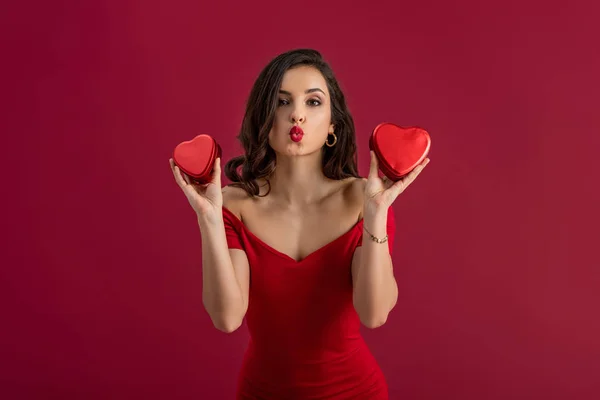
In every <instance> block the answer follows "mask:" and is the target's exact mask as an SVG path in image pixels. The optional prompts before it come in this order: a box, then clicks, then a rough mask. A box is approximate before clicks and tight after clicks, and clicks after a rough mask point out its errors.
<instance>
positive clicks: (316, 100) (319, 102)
mask: <svg viewBox="0 0 600 400" xmlns="http://www.w3.org/2000/svg"><path fill="white" fill-rule="evenodd" d="M284 101H287V100H284V99H279V101H278V105H280V106H283V105H287V104H282V102H284ZM308 102H309V103H310V102H317V103H318V104H311V107H318V106H320V105H321V100H319V99H311V100H308Z"/></svg>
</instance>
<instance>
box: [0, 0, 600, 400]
mask: <svg viewBox="0 0 600 400" xmlns="http://www.w3.org/2000/svg"><path fill="white" fill-rule="evenodd" d="M450 3H451V2H445V1H438V2H410V3H406V4H402V3H401V2H391V1H389V2H367V3H360V4H358V3H355V4H354V5H349V3H348V2H338V4H333V2H311V1H305V2H295V3H292V2H290V3H281V2H274V3H271V4H269V3H263V2H241V1H240V2H239V3H232V2H211V3H210V4H207V3H203V2H192V1H185V2H176V3H175V2H164V3H162V4H158V2H141V1H137V2H136V1H120V2H117V1H114V2H94V3H92V2H89V3H88V2H75V1H71V2H46V3H45V4H41V3H40V4H35V3H28V2H19V3H18V4H19V5H18V6H16V5H15V4H17V2H13V3H10V4H5V5H3V6H2V8H3V11H2V17H1V18H2V27H3V28H2V29H3V30H5V32H4V33H3V34H2V39H1V40H2V45H3V47H4V48H5V51H3V57H2V58H3V62H2V64H3V65H2V69H3V74H2V76H3V81H4V83H3V86H4V88H5V89H4V90H3V97H4V99H3V103H4V106H3V111H2V113H3V114H5V116H4V117H3V118H2V122H1V123H2V126H3V128H2V135H3V138H4V141H5V144H4V146H2V147H3V149H2V152H3V153H4V157H3V160H2V162H3V164H5V165H4V168H3V175H4V178H3V183H4V185H3V191H2V193H3V195H2V198H3V202H4V204H5V206H4V211H5V216H4V224H3V225H4V227H3V228H4V230H5V234H4V237H5V238H6V239H5V241H4V243H5V245H4V246H3V247H4V248H3V253H4V256H3V259H4V260H5V261H3V262H2V267H1V280H0V284H1V286H0V296H2V297H1V304H2V309H1V310H0V311H1V315H2V328H1V330H0V335H1V336H0V339H1V341H0V368H1V370H0V384H1V385H0V389H1V391H0V395H1V397H2V398H3V399H33V398H39V399H42V398H43V399H54V398H56V399H59V398H60V399H107V398H110V399H132V398H145V399H187V398H196V399H217V400H218V399H230V398H232V396H233V393H234V386H235V380H236V376H237V370H238V367H239V365H240V360H241V356H242V352H243V349H244V347H245V344H246V340H247V331H246V328H245V326H244V327H243V328H241V329H240V330H238V331H236V332H234V333H233V334H231V335H226V334H223V333H221V332H218V331H216V330H215V329H214V328H212V326H211V323H210V320H209V318H208V316H207V314H206V312H205V311H204V310H203V308H202V303H201V292H200V289H201V265H200V259H201V258H200V257H201V255H200V235H199V230H198V227H197V225H196V222H195V219H194V215H193V211H192V210H191V208H190V207H189V205H188V204H187V201H186V199H185V197H184V195H183V194H182V193H181V192H180V190H179V188H178V187H177V186H176V184H175V182H174V180H173V176H172V174H171V171H170V169H169V165H168V158H169V157H170V154H171V151H172V149H173V148H174V146H175V145H176V144H177V143H179V142H180V141H183V140H187V139H189V138H191V137H193V136H194V135H196V134H197V133H210V134H212V135H214V136H215V137H217V139H218V140H219V142H220V143H221V144H222V146H223V150H224V159H225V160H227V159H229V158H230V157H232V156H234V155H236V154H238V153H239V151H240V148H239V146H238V144H237V142H236V141H235V138H234V136H235V135H236V134H237V131H238V128H239V125H240V121H241V117H242V115H243V109H244V102H245V99H246V96H247V95H248V92H249V90H250V87H251V85H252V83H253V80H254V79H255V78H256V76H257V75H258V73H259V71H260V69H261V68H262V67H263V66H264V65H265V64H266V63H267V62H268V61H269V60H270V59H271V58H272V57H274V56H275V55H276V54H278V53H280V52H282V51H285V50H288V49H291V48H295V47H314V48H317V49H318V50H320V51H321V52H322V53H323V55H324V56H325V57H326V58H327V59H328V60H329V61H330V63H331V65H332V66H333V68H334V70H335V71H336V73H337V76H338V78H339V80H340V82H341V84H342V87H343V89H344V90H345V93H346V95H347V97H348V102H349V105H350V108H351V111H352V112H353V115H354V118H355V121H356V127H357V135H358V142H359V161H360V170H361V173H362V174H363V175H366V173H367V170H368V147H367V144H368V135H369V133H370V130H371V129H372V128H373V127H374V126H375V125H376V124H378V123H379V122H381V121H384V120H385V121H392V122H396V123H398V124H401V125H413V124H414V125H421V126H423V127H425V128H426V129H428V130H429V132H430V133H431V136H432V141H433V143H432V152H431V159H432V162H431V164H430V165H429V166H428V167H427V169H426V170H425V171H424V173H423V174H422V175H421V176H420V177H419V179H418V180H417V181H415V183H414V184H413V185H412V186H411V187H410V188H409V190H407V191H406V192H405V193H404V194H402V195H401V196H400V197H399V198H398V200H397V201H396V203H395V204H394V208H395V210H396V215H397V218H398V221H399V223H398V235H397V240H396V243H395V246H396V247H395V249H396V252H395V259H394V262H395V268H396V275H397V279H398V283H399V288H400V295H399V301H398V305H397V307H396V309H395V310H394V311H393V312H392V314H391V316H390V318H389V320H388V322H387V324H386V325H385V326H384V327H382V328H380V329H377V330H372V331H369V330H365V335H366V338H367V340H368V342H369V344H370V345H371V348H372V350H373V352H374V353H375V355H376V357H377V359H378V360H379V362H380V364H381V366H382V368H383V370H384V372H385V374H386V376H387V378H388V381H389V385H390V395H391V398H392V399H407V400H408V399H461V400H476V399H477V400H481V399H532V398H544V399H586V400H587V399H597V398H600V379H599V377H600V322H599V317H598V316H599V312H598V308H599V305H600V301H599V288H600V273H599V271H598V270H599V268H598V267H599V266H600V262H599V261H598V257H597V250H598V238H599V235H598V231H597V227H598V204H599V197H600V196H599V189H598V183H597V182H598V181H597V179H598V167H597V160H598V159H597V152H598V150H597V149H598V146H599V144H600V141H599V139H598V133H599V130H598V126H599V122H600V121H599V119H600V118H599V97H598V93H599V89H600V84H599V79H598V71H600V52H599V51H598V38H599V37H600V35H599V31H598V11H599V10H598V6H591V5H592V4H593V2H591V1H590V2H588V3H589V4H587V5H586V4H584V3H581V2H577V1H568V2H561V3H560V4H557V5H551V4H549V2H541V1H540V2H537V3H532V2H526V1H519V2H498V3H495V4H493V5H491V4H490V3H489V2H479V1H465V2H461V4H460V5H457V4H450Z"/></svg>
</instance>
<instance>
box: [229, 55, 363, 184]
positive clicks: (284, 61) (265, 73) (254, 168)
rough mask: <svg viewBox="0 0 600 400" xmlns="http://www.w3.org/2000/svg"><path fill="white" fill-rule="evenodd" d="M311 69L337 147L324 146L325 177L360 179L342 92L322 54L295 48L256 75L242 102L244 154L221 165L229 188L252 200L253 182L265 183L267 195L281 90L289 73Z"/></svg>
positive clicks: (354, 142) (241, 137)
mask: <svg viewBox="0 0 600 400" xmlns="http://www.w3.org/2000/svg"><path fill="white" fill-rule="evenodd" d="M298 66H312V67H314V68H316V69H318V70H319V71H320V72H321V74H322V75H323V77H324V78H325V81H326V82H327V89H328V90H329V94H330V98H331V123H332V124H333V125H334V126H335V134H336V136H337V143H336V144H335V146H333V147H328V146H326V145H323V149H322V151H323V173H324V174H325V176H326V177H328V178H330V179H337V180H339V179H344V178H349V177H357V178H358V177H359V175H358V171H357V155H356V135H355V128H354V120H353V118H352V115H351V114H350V111H349V110H348V106H347V105H346V99H345V97H344V93H343V92H342V90H341V89H340V86H339V84H338V82H337V79H336V78H335V75H334V73H333V71H332V69H331V67H330V66H329V64H328V63H327V62H325V60H324V59H323V57H322V56H321V53H320V52H318V51H317V50H313V49H295V50H290V51H287V52H285V53H282V54H279V55H278V56H276V57H275V58H274V59H272V60H271V61H270V62H269V64H267V66H266V67H265V68H264V69H263V70H262V71H261V72H260V74H259V76H258V78H257V79H256V81H255V82H254V85H253V86H252V90H251V91H250V95H249V97H248V100H247V103H246V112H245V115H244V118H243V120H242V126H241V129H240V133H239V135H238V136H237V139H238V140H239V141H240V142H241V144H242V146H243V148H244V153H245V154H244V155H241V156H238V157H234V158H232V159H231V160H229V161H228V162H227V164H226V165H225V169H224V171H225V175H226V176H227V178H229V180H230V181H231V182H232V183H231V186H237V187H241V188H243V189H244V190H245V191H246V192H247V193H248V194H249V195H250V196H258V195H259V191H260V188H259V187H258V184H257V182H256V181H257V179H260V178H265V179H266V181H267V183H268V184H269V190H268V191H267V193H266V194H265V195H264V196H266V195H267V194H268V193H269V192H270V191H271V184H270V182H269V179H268V178H269V176H270V175H271V173H273V171H274V170H275V151H274V150H273V149H272V148H271V146H270V145H269V139H268V138H269V132H270V131H271V128H272V126H273V120H274V119H275V111H276V109H277V103H278V98H279V97H278V96H279V89H280V87H281V82H282V80H283V75H284V74H285V72H286V71H287V70H288V69H291V68H294V67H298Z"/></svg>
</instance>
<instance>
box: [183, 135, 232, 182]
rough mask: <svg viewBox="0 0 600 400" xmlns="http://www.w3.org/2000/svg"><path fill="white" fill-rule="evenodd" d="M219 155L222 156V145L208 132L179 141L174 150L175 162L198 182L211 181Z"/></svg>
mask: <svg viewBox="0 0 600 400" xmlns="http://www.w3.org/2000/svg"><path fill="white" fill-rule="evenodd" d="M218 157H221V146H219V144H218V143H217V141H216V140H215V139H213V138H212V137H211V136H210V135H206V134H200V135H198V136H196V137H195V138H193V139H192V140H187V141H185V142H181V143H179V144H178V145H177V146H176V147H175V150H174V151H173V161H174V162H175V164H176V165H177V166H178V167H179V169H181V170H182V171H183V172H184V173H185V174H186V175H188V176H189V177H190V179H191V180H192V181H193V182H194V183H197V184H205V183H208V182H210V181H211V179H212V178H211V174H212V171H213V167H214V165H215V160H216V159H217V158H218Z"/></svg>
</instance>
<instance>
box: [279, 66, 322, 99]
mask: <svg viewBox="0 0 600 400" xmlns="http://www.w3.org/2000/svg"><path fill="white" fill-rule="evenodd" d="M312 88H319V89H321V90H322V91H324V92H325V93H327V94H328V91H327V82H326V81H325V78H324V77H323V75H322V74H321V72H320V71H319V70H318V69H316V68H315V67H310V66H304V65H303V66H301V67H295V68H292V69H289V70H287V71H286V72H285V74H284V75H283V80H282V81H281V88H280V89H281V90H286V91H288V92H291V93H304V91H305V90H308V89H312Z"/></svg>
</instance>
